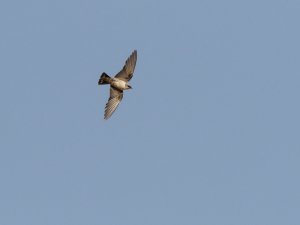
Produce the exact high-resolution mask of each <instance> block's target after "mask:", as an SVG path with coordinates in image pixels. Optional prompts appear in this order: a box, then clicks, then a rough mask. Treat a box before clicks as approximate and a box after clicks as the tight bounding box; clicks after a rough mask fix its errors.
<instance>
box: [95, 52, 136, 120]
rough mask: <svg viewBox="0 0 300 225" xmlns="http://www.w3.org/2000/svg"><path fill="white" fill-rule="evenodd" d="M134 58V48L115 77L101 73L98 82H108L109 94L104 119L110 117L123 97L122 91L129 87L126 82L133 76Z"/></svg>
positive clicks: (101, 83)
mask: <svg viewBox="0 0 300 225" xmlns="http://www.w3.org/2000/svg"><path fill="white" fill-rule="evenodd" d="M136 60H137V51H136V50H134V51H133V53H132V54H131V55H130V56H129V58H128V59H127V60H126V62H125V65H124V66H123V68H122V70H121V71H120V72H119V73H118V74H117V75H116V76H115V77H110V76H108V75H107V74H106V73H102V75H101V77H100V79H99V81H98V84H99V85H104V84H110V96H109V99H108V102H107V104H106V106H105V113H104V119H108V118H109V117H111V115H112V114H113V112H114V111H115V110H116V108H117V107H118V105H119V103H120V102H121V100H122V98H123V91H124V90H128V89H131V86H130V85H129V84H128V81H129V80H130V79H131V78H132V76H133V72H134V69H135V64H136Z"/></svg>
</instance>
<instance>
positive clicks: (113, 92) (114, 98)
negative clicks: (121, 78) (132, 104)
mask: <svg viewBox="0 0 300 225" xmlns="http://www.w3.org/2000/svg"><path fill="white" fill-rule="evenodd" d="M122 98H123V91H121V90H118V89H116V88H114V87H110V96H109V99H108V102H107V103H106V106H105V112H104V119H106V120H107V119H109V118H110V117H111V115H112V114H113V113H114V111H115V110H116V109H117V107H118V105H119V104H120V102H121V100H122Z"/></svg>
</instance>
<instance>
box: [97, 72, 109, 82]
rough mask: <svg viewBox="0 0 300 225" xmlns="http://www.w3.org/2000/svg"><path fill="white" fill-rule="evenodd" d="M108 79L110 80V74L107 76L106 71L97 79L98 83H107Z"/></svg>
mask: <svg viewBox="0 0 300 225" xmlns="http://www.w3.org/2000/svg"><path fill="white" fill-rule="evenodd" d="M110 80H111V78H110V76H108V75H107V74H106V73H102V75H101V77H100V79H99V81H98V85H102V84H109V81H110Z"/></svg>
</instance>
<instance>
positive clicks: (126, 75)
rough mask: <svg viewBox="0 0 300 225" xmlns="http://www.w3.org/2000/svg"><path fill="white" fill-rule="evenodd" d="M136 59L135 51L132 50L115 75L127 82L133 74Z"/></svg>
mask: <svg viewBox="0 0 300 225" xmlns="http://www.w3.org/2000/svg"><path fill="white" fill-rule="evenodd" d="M136 61H137V51H136V50H134V51H133V52H132V53H131V55H130V56H129V57H128V59H127V60H126V62H125V65H124V66H123V68H122V70H121V71H120V72H119V73H118V74H117V75H116V76H115V77H116V78H119V79H121V80H124V81H126V82H128V81H129V80H130V79H131V78H132V76H133V72H134V69H135V65H136Z"/></svg>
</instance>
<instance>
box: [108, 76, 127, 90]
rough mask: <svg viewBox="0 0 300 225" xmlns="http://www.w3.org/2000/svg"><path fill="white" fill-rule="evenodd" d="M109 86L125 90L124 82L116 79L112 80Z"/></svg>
mask: <svg viewBox="0 0 300 225" xmlns="http://www.w3.org/2000/svg"><path fill="white" fill-rule="evenodd" d="M111 86H113V87H115V88H118V89H120V90H125V89H127V85H126V82H125V81H123V80H119V79H116V78H114V80H113V82H112V83H111Z"/></svg>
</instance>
